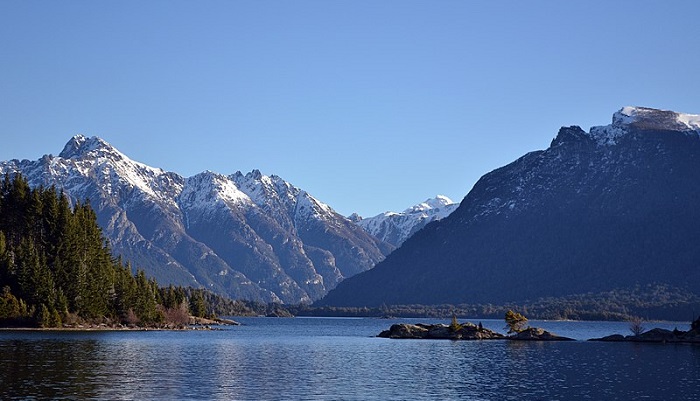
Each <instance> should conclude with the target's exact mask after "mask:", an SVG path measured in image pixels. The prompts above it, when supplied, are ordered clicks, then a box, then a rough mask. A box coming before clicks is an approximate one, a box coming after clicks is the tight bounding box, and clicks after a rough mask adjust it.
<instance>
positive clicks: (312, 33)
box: [0, 0, 700, 216]
mask: <svg viewBox="0 0 700 401" xmlns="http://www.w3.org/2000/svg"><path fill="white" fill-rule="evenodd" d="M698 16H700V2H698V1H663V2H662V1H590V0H586V1H554V0H552V1H530V2H524V1H468V0H460V1H427V0H425V1H410V0H408V1H406V0H401V1H380V0H372V1H357V0H353V1H332V0H331V1H326V0H323V1H322V0H318V1H304V0H301V1H286V0H285V1H233V0H227V1H171V0H168V1H150V0H149V1H133V2H132V1H119V2H106V1H61V2H58V1H41V2H34V1H12V0H5V1H2V2H0V160H7V159H12V158H18V159H25V158H26V159H32V160H34V159H38V158H39V157H40V156H42V155H43V154H47V153H51V154H58V153H59V152H60V151H61V149H62V148H63V145H64V144H65V143H66V142H67V141H68V140H69V139H70V137H72V136H73V135H75V134H78V133H82V134H84V135H88V136H92V135H97V136H100V137H102V138H104V139H105V140H107V141H108V142H110V143H112V144H113V145H114V146H116V147H117V148H118V149H120V150H121V151H122V152H124V153H126V154H127V155H128V156H130V157H131V158H132V159H135V160H138V161H141V162H144V163H146V164H149V165H152V166H155V167H162V168H164V169H166V170H169V171H174V172H177V173H179V174H182V175H184V176H191V175H194V174H196V173H198V172H201V171H203V170H212V171H216V172H219V173H224V174H229V173H233V172H235V171H237V170H241V171H243V172H247V171H250V170H252V169H255V168H257V169H260V170H261V171H262V172H263V173H265V174H277V175H279V176H281V177H283V178H285V179H286V180H288V181H290V182H292V183H293V184H295V185H296V186H298V187H301V188H303V189H305V190H307V191H308V192H309V193H311V194H312V195H314V196H316V197H317V198H319V199H320V200H321V201H323V202H326V203H328V204H330V205H331V206H332V207H334V208H335V209H336V210H338V211H339V212H340V213H342V214H345V215H347V214H350V213H352V212H355V211H356V212H359V213H360V214H362V215H363V216H371V215H374V214H377V213H380V212H383V211H386V210H402V209H404V208H406V207H408V206H411V205H413V204H415V203H418V202H420V201H422V200H424V199H426V198H428V197H432V196H434V195H436V194H445V195H447V196H449V197H451V198H453V199H454V200H457V201H458V200H461V199H462V198H463V197H464V196H465V195H466V194H467V192H468V191H469V190H470V189H471V187H472V186H473V185H474V183H475V182H476V180H477V179H478V178H479V177H480V176H482V175H483V174H485V173H487V172H489V171H491V170H493V169H495V168H497V167H500V166H502V165H505V164H507V163H509V162H511V161H513V160H514V159H516V158H517V157H519V156H521V155H523V154H525V153H526V152H529V151H532V150H537V149H544V148H546V147H547V146H548V145H549V143H550V141H551V140H552V138H553V137H554V136H555V135H556V133H557V130H558V129H559V127H561V126H568V125H580V126H581V127H583V128H584V129H586V130H587V129H588V128H590V126H592V125H604V124H607V123H609V122H610V119H611V116H612V114H613V113H614V112H615V111H616V110H618V109H620V108H621V107H623V106H626V105H636V106H647V107H656V108H662V109H672V110H676V111H681V112H686V113H694V114H700V79H698V78H699V77H700V75H699V74H698V71H700V24H698V22H697V21H698Z"/></svg>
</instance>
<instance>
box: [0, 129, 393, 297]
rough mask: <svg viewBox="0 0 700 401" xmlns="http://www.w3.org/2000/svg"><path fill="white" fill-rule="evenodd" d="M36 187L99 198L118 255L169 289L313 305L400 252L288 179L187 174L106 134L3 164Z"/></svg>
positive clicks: (103, 223) (255, 174) (253, 174)
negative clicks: (146, 158)
mask: <svg viewBox="0 0 700 401" xmlns="http://www.w3.org/2000/svg"><path fill="white" fill-rule="evenodd" d="M0 172H1V173H4V172H10V173H15V172H19V173H21V174H23V175H24V176H25V177H26V178H27V179H28V181H29V183H30V185H32V186H39V185H44V186H50V185H54V186H56V188H58V189H59V190H62V191H64V192H65V193H66V194H67V195H68V196H69V197H71V198H72V199H73V200H76V199H81V200H82V199H85V198H87V199H89V200H90V201H91V204H92V206H93V208H94V209H95V210H96V212H97V214H98V221H99V223H100V225H101V227H102V228H103V230H104V232H105V235H106V236H107V237H108V238H109V240H110V243H111V246H112V249H113V251H114V253H115V254H120V255H123V257H124V258H126V259H127V260H130V261H132V262H133V263H134V265H135V266H139V267H142V268H144V269H145V270H146V272H147V273H148V274H149V275H153V276H154V277H156V279H157V280H158V281H159V282H161V283H165V284H167V283H174V284H179V285H192V286H195V287H200V286H202V287H206V288H209V289H212V290H214V291H216V292H219V293H221V294H224V295H227V296H230V297H233V298H242V299H249V300H257V301H265V302H270V301H272V302H286V303H298V302H310V301H312V300H315V299H318V298H320V297H321V296H323V295H324V294H325V293H326V292H327V291H328V290H329V289H331V288H333V287H335V285H337V283H338V282H340V281H341V280H343V279H345V278H347V277H350V276H352V275H354V274H357V273H359V272H361V271H364V270H367V269H370V268H371V267H373V266H374V264H376V263H377V262H378V261H380V260H382V259H383V258H384V255H386V254H388V253H389V252H390V251H391V250H392V249H393V247H392V246H391V245H389V244H386V243H383V242H381V241H379V240H377V239H376V238H374V237H372V236H370V235H368V234H367V233H365V232H364V231H363V230H361V229H360V228H359V227H357V226H355V225H354V224H353V223H352V222H350V221H349V220H347V219H346V218H344V217H343V216H340V215H339V214H338V213H336V212H335V211H333V209H332V208H331V207H329V206H328V205H326V204H324V203H322V202H320V201H318V200H317V199H315V198H314V197H313V196H311V195H310V194H308V193H307V192H305V191H303V190H301V189H299V188H296V187H294V186H293V185H291V184H290V183H288V182H286V181H284V180H283V179H282V178H280V177H278V176H274V175H273V176H266V175H263V174H262V173H261V172H260V171H257V170H254V171H253V172H251V173H248V174H245V175H244V174H242V173H240V172H237V173H235V174H232V175H229V176H225V175H221V174H217V173H214V172H210V171H206V172H203V173H200V174H197V175H195V176H193V177H189V178H184V177H182V176H180V175H178V174H176V173H172V172H166V171H164V170H162V169H158V168H153V167H150V166H147V165H145V164H142V163H139V162H135V161H133V160H131V159H129V158H128V157H127V156H125V155H124V154H122V153H121V152H119V151H118V150H117V149H115V148H114V147H112V146H111V145H109V144H108V143H107V142H105V141H104V140H102V139H100V138H98V137H92V138H87V137H85V136H82V135H77V136H75V137H73V138H72V139H71V140H70V141H69V142H68V143H67V144H66V146H65V147H64V149H63V151H62V152H61V153H60V154H59V156H58V157H54V156H51V155H46V156H44V157H42V158H41V159H39V160H37V161H29V160H23V161H18V160H11V161H7V162H2V163H0Z"/></svg>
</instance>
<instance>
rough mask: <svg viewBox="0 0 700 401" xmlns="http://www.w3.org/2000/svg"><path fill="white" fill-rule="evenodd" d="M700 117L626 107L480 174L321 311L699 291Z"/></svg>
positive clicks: (330, 298) (337, 291)
mask: <svg viewBox="0 0 700 401" xmlns="http://www.w3.org/2000/svg"><path fill="white" fill-rule="evenodd" d="M699 121H700V118H698V116H693V115H684V114H679V113H674V112H669V111H661V110H653V109H645V108H625V109H622V110H620V111H619V112H618V113H616V114H615V115H614V117H613V123H612V124H611V125H608V126H603V127H594V128H592V129H591V130H590V132H585V131H583V130H582V129H580V128H579V127H575V126H574V127H567V128H562V129H561V130H560V131H559V133H558V135H557V136H556V138H555V139H554V140H553V141H552V143H551V146H550V147H549V148H548V149H546V150H543V151H537V152H532V153H529V154H527V155H525V156H523V157H521V158H520V159H518V160H516V161H514V162H513V163H511V164H509V165H507V166H505V167H502V168H500V169H497V170H495V171H493V172H491V173H489V174H486V175H485V176H483V177H482V178H481V179H480V180H479V182H478V183H477V184H476V185H475V186H474V188H473V189H472V191H471V192H470V193H469V194H468V195H467V196H466V197H465V199H464V200H463V201H462V203H461V204H460V206H459V208H458V209H457V210H456V211H455V212H453V213H452V214H451V215H450V216H449V217H447V218H445V219H443V220H441V221H439V222H436V223H432V224H430V225H428V226H427V227H426V228H425V229H423V230H422V231H420V232H418V233H417V234H416V235H414V236H413V237H411V238H410V239H409V240H408V241H406V242H405V243H404V244H403V246H401V248H399V249H397V250H396V251H395V252H394V253H392V254H391V255H390V256H389V257H388V258H387V259H386V260H385V261H383V262H382V263H380V264H379V265H377V266H376V267H375V269H373V270H372V271H369V272H367V273H363V274H361V275H358V276H356V277H353V278H351V279H349V280H346V281H345V282H343V283H341V285H340V286H339V287H338V288H337V289H335V290H334V291H332V292H331V293H330V294H328V296H326V297H325V298H324V299H323V300H322V301H321V302H320V303H321V304H325V305H354V306H363V305H380V304H382V303H386V304H416V303H421V304H440V303H452V304H455V303H500V302H505V301H522V300H527V299H530V300H533V299H537V298H539V297H548V296H563V295H571V294H581V293H586V292H597V291H606V290H610V289H616V288H627V287H630V286H634V285H636V284H647V283H664V284H670V285H674V286H677V287H682V288H689V289H693V290H694V291H695V292H697V291H698V290H697V289H698V288H700V268H699V267H698V266H699V263H700V248H698V247H697V246H695V244H694V242H695V238H697V237H698V235H700V224H697V222H698V221H700V211H699V210H698V207H697V199H700V135H699V133H700V129H699V128H700V125H699V123H698V122H699Z"/></svg>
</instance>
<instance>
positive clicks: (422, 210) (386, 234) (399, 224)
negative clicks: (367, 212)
mask: <svg viewBox="0 0 700 401" xmlns="http://www.w3.org/2000/svg"><path fill="white" fill-rule="evenodd" d="M457 206H459V204H458V203H454V202H452V200H451V199H450V198H448V197H446V196H444V195H438V196H436V197H435V198H431V199H428V200H426V201H424V202H421V203H419V204H417V205H415V206H412V207H409V208H408V209H406V210H404V211H403V212H384V213H381V214H378V215H376V216H374V217H368V218H366V219H363V218H361V217H360V216H359V215H357V214H353V215H352V216H350V217H349V219H350V220H352V221H354V222H356V223H357V224H358V225H359V226H360V227H362V228H363V229H364V230H365V231H367V232H368V233H370V234H372V235H373V236H375V237H377V238H379V239H381V240H382V241H386V242H388V243H390V244H392V245H394V246H397V247H398V246H400V245H401V244H403V242H404V241H406V239H408V238H409V237H410V236H412V235H413V234H415V233H416V232H417V231H418V230H420V229H421V228H423V227H425V226H426V225H427V224H428V223H430V222H432V221H435V220H440V219H443V218H445V217H447V216H449V215H450V213H452V212H454V211H455V209H457Z"/></svg>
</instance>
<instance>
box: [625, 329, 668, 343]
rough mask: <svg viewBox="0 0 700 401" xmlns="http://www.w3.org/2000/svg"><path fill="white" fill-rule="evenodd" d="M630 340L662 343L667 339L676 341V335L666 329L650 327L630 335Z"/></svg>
mask: <svg viewBox="0 0 700 401" xmlns="http://www.w3.org/2000/svg"><path fill="white" fill-rule="evenodd" d="M630 340H631V341H641V342H652V343H662V342H667V341H677V340H678V337H677V336H676V335H675V334H674V333H673V332H672V331H671V330H666V329H659V328H655V329H651V330H649V331H645V332H644V333H642V334H639V335H637V336H630Z"/></svg>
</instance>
